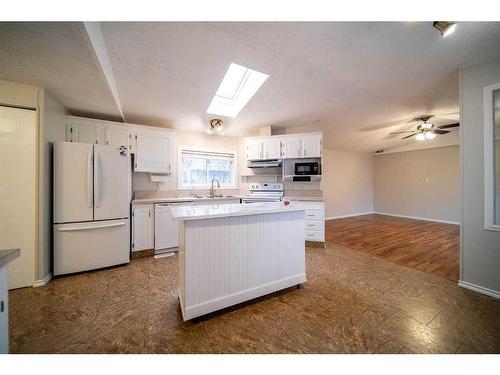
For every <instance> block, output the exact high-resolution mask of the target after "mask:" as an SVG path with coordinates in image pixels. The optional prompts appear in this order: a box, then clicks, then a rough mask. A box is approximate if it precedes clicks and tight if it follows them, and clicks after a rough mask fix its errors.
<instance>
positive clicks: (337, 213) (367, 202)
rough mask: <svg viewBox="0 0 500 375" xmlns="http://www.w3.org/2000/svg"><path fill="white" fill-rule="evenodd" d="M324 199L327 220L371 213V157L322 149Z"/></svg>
mask: <svg viewBox="0 0 500 375" xmlns="http://www.w3.org/2000/svg"><path fill="white" fill-rule="evenodd" d="M324 152H325V153H324V157H323V197H324V199H325V204H326V211H325V215H326V217H327V218H333V217H341V216H350V215H361V214H366V213H371V212H372V211H373V156H372V155H370V154H361V153H353V152H346V151H338V150H333V149H325V150H324Z"/></svg>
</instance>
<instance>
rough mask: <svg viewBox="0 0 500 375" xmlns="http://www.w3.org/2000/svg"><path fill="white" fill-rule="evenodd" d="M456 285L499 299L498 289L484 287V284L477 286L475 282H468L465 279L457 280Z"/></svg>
mask: <svg viewBox="0 0 500 375" xmlns="http://www.w3.org/2000/svg"><path fill="white" fill-rule="evenodd" d="M458 286H460V287H462V288H465V289H469V290H472V291H474V292H478V293H481V294H486V295H487V296H490V297H493V298H496V299H500V292H499V291H496V290H493V289H489V288H485V287H484V286H479V285H476V284H472V283H468V282H467V281H459V282H458Z"/></svg>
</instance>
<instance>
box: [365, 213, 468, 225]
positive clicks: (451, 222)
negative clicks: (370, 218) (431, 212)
mask: <svg viewBox="0 0 500 375" xmlns="http://www.w3.org/2000/svg"><path fill="white" fill-rule="evenodd" d="M373 213H374V214H378V215H386V216H395V217H404V218H406V219H415V220H424V221H435V222H436V223H444V224H454V225H460V223H459V222H457V221H450V220H441V219H433V218H430V217H422V216H409V215H400V214H393V213H390V212H379V211H374V212H373Z"/></svg>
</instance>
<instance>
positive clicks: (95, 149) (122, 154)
mask: <svg viewBox="0 0 500 375" xmlns="http://www.w3.org/2000/svg"><path fill="white" fill-rule="evenodd" d="M130 199H131V164H130V154H129V153H128V150H127V149H125V148H123V147H122V148H121V147H118V146H107V145H93V144H87V143H71V142H56V143H54V214H53V217H54V227H53V229H54V275H63V274H68V273H74V272H81V271H87V270H92V269H97V268H103V267H109V266H114V265H118V264H124V263H129V262H130V222H129V212H130Z"/></svg>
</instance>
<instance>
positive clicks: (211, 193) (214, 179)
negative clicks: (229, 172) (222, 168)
mask: <svg viewBox="0 0 500 375" xmlns="http://www.w3.org/2000/svg"><path fill="white" fill-rule="evenodd" d="M214 181H217V188H218V189H220V183H219V180H217V179H216V178H215V177H214V178H212V187H211V188H210V197H211V198H213V197H215V191H214Z"/></svg>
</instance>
